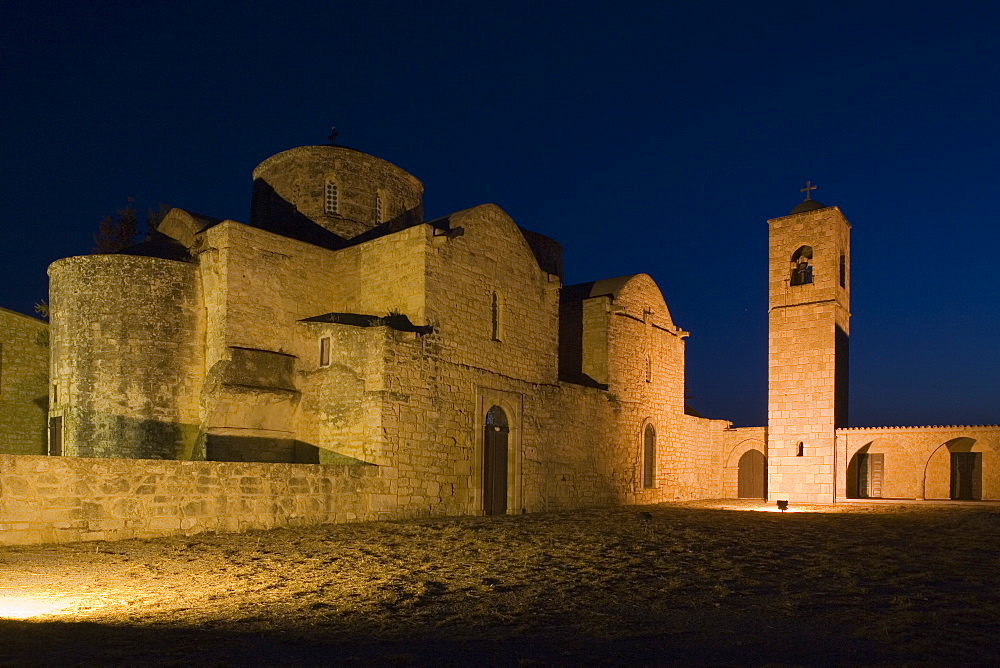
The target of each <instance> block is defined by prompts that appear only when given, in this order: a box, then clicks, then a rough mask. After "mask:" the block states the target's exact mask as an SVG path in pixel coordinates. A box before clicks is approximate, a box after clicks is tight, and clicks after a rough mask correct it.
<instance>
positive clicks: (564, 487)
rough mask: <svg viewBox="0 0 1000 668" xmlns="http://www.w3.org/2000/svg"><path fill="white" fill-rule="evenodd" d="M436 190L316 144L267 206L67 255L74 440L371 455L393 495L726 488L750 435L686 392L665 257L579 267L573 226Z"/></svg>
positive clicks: (64, 393)
mask: <svg viewBox="0 0 1000 668" xmlns="http://www.w3.org/2000/svg"><path fill="white" fill-rule="evenodd" d="M421 196H422V185H421V184H420V182H419V181H417V180H416V179H415V178H414V177H412V176H410V175H409V174H407V173H406V172H404V171H403V170H401V169H399V168H398V167H396V166H394V165H391V164H389V163H387V162H385V161H383V160H380V159H378V158H375V157H373V156H369V155H366V154H363V153H360V152H358V151H354V150H352V149H349V148H345V147H339V146H313V147H302V148H297V149H292V150H291V151H286V152H284V153H281V154H278V155H277V156H274V157H272V158H269V159H268V160H266V161H265V162H264V163H262V164H261V165H260V166H259V167H258V168H257V169H256V170H255V171H254V195H253V201H252V207H251V217H250V221H251V224H250V225H245V224H242V223H238V222H235V221H231V220H225V221H219V220H214V219H209V218H205V217H202V216H198V215H196V214H191V213H189V212H185V211H182V210H180V209H174V210H173V211H171V212H170V213H169V214H168V215H167V216H166V218H165V219H164V220H163V222H162V223H161V225H160V228H159V232H160V233H159V234H158V235H157V236H156V237H155V238H153V239H151V240H149V241H147V242H144V243H143V244H139V245H138V246H136V247H135V248H133V249H130V250H128V251H126V252H125V253H123V254H119V255H110V256H108V255H97V256H86V257H74V258H67V259H64V260H60V261H58V262H56V263H54V264H53V265H52V267H51V268H50V271H49V274H50V279H51V301H52V332H53V340H54V347H53V357H52V382H53V384H54V385H55V386H56V387H58V388H60V390H61V394H60V397H61V399H60V401H59V402H58V403H56V404H55V405H53V407H52V410H51V413H50V415H51V417H52V418H57V419H59V420H60V421H61V426H62V454H65V455H74V456H82V457H119V458H147V459H179V460H215V461H248V462H249V461H253V462H285V463H303V464H324V465H342V466H359V467H368V466H374V467H377V470H378V471H379V478H380V480H381V481H383V482H384V483H385V486H384V488H383V489H381V490H380V492H379V493H378V494H377V495H376V497H375V498H374V508H375V510H374V511H373V512H376V513H378V512H382V513H385V515H386V516H392V517H401V516H421V515H433V514H460V513H472V512H489V513H496V512H504V513H520V512H531V511H537V510H543V509H561V508H575V507H582V506H596V505H607V504H614V503H627V502H641V503H646V502H655V501H661V500H668V499H683V498H699V497H700V498H705V497H717V496H720V495H721V490H722V469H723V464H724V457H725V452H726V451H727V444H728V443H729V440H730V439H732V438H733V437H734V434H733V433H732V432H731V430H727V428H728V427H729V423H727V422H725V421H721V420H707V419H704V418H700V417H695V416H692V415H688V414H686V413H685V412H684V402H683V395H684V337H685V336H686V335H687V333H686V332H683V331H682V330H681V329H679V328H678V327H677V326H675V325H674V323H673V321H672V319H671V316H670V313H669V311H668V309H667V306H666V304H665V303H664V301H663V297H662V296H661V294H660V291H659V289H658V288H657V286H656V284H655V283H654V282H653V281H652V279H651V278H650V277H649V276H646V275H644V274H637V275H634V276H625V277H621V278H617V279H609V280H603V281H597V282H595V283H588V284H583V285H577V286H566V287H564V286H563V285H562V268H561V264H562V261H561V248H560V247H559V245H558V244H557V243H556V242H555V241H553V240H551V239H548V238H546V237H544V236H542V235H539V234H537V233H534V232H531V231H529V230H525V229H522V228H520V227H518V226H517V225H516V224H515V223H514V221H512V220H511V219H510V217H509V216H507V214H506V213H504V212H503V211H502V210H501V209H500V208H498V207H496V206H494V205H491V204H485V205H481V206H478V207H474V208H472V209H467V210H464V211H459V212H456V213H454V214H451V215H449V216H446V217H444V218H441V219H438V220H434V221H428V222H425V221H422V204H421ZM491 411H492V413H491ZM488 415H490V416H493V417H497V416H499V418H498V419H499V420H500V421H501V422H498V423H496V424H494V423H491V422H490V419H492V418H490V419H488V417H487V416H488ZM497 453H499V454H497ZM493 490H500V492H499V493H498V495H495V496H493V497H490V498H487V497H488V496H489V495H490V494H493ZM487 492H489V494H487Z"/></svg>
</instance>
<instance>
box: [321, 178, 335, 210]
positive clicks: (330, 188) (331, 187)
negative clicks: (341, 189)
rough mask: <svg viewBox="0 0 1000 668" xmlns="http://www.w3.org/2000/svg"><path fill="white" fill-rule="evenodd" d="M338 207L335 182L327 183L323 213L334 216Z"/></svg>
mask: <svg viewBox="0 0 1000 668" xmlns="http://www.w3.org/2000/svg"><path fill="white" fill-rule="evenodd" d="M338 205H339V201H338V193H337V183H336V182H335V181H327V182H326V193H325V200H324V203H323V213H325V214H326V215H328V216H336V215H337V208H338Z"/></svg>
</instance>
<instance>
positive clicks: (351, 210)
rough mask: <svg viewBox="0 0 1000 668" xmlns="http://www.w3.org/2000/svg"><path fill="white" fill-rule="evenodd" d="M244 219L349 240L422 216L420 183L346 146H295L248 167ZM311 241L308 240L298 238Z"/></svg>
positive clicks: (284, 231)
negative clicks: (249, 190)
mask: <svg viewBox="0 0 1000 668" xmlns="http://www.w3.org/2000/svg"><path fill="white" fill-rule="evenodd" d="M253 178H254V192H253V201H252V202H251V205H250V224H251V225H253V226H254V227H260V228H262V229H266V230H270V231H272V232H277V233H278V234H284V235H285V236H291V237H293V238H302V236H303V234H305V232H306V231H308V230H309V229H310V228H315V227H318V228H322V229H319V230H313V231H314V232H319V233H322V232H325V233H326V234H327V235H330V236H331V239H328V240H327V241H326V242H324V243H323V244H321V245H331V244H332V245H333V246H336V245H337V244H336V243H333V242H335V241H336V239H334V238H332V237H339V238H340V239H342V240H346V239H352V238H354V237H356V236H357V235H359V234H361V233H362V232H365V231H367V230H369V229H371V228H373V227H375V226H377V225H379V224H381V223H387V222H390V221H395V220H397V219H402V220H405V221H410V219H418V220H419V219H422V217H423V205H422V199H423V189H424V188H423V184H422V183H420V181H419V180H417V179H416V178H415V177H414V176H412V175H410V174H408V173H407V172H406V171H404V170H402V169H400V168H399V167H397V166H396V165H393V164H392V163H390V162H387V161H385V160H382V159H381V158H376V157H375V156H371V155H368V154H366V153H362V152H361V151H356V150H354V149H351V148H348V147H346V146H333V145H329V146H300V147H299V148H293V149H290V150H288V151H283V152H281V153H278V154H277V155H273V156H271V157H270V158H268V159H267V160H265V161H264V162H262V163H261V164H260V165H258V166H257V168H256V169H255V170H254V171H253ZM313 236H316V235H313ZM303 240H307V241H310V243H315V241H313V240H312V238H311V237H310V239H303Z"/></svg>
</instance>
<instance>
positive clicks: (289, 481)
mask: <svg viewBox="0 0 1000 668" xmlns="http://www.w3.org/2000/svg"><path fill="white" fill-rule="evenodd" d="M384 482H385V481H384V480H382V478H381V477H380V476H379V469H378V467H376V466H329V465H310V464H260V463H245V462H202V461H164V460H144V459H98V458H84V457H45V456H31V455H0V545H27V544H35V543H53V542H71V541H81V540H121V539H125V538H151V537H155V536H168V535H177V534H183V535H191V534H196V533H202V532H205V531H245V530H247V529H269V528H273V527H283V526H303V525H309V524H321V523H325V522H347V521H351V520H374V519H391V518H392V517H393V516H394V513H393V511H392V508H393V507H394V506H395V502H396V499H395V498H389V497H387V496H386V495H384V494H382V491H383V490H382V488H383V487H384V486H385V484H384Z"/></svg>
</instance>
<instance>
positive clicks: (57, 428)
mask: <svg viewBox="0 0 1000 668" xmlns="http://www.w3.org/2000/svg"><path fill="white" fill-rule="evenodd" d="M62 432H63V429H62V416H61V415H56V416H55V417H50V418H49V454H50V455H52V456H53V457H59V456H60V455H62Z"/></svg>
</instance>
